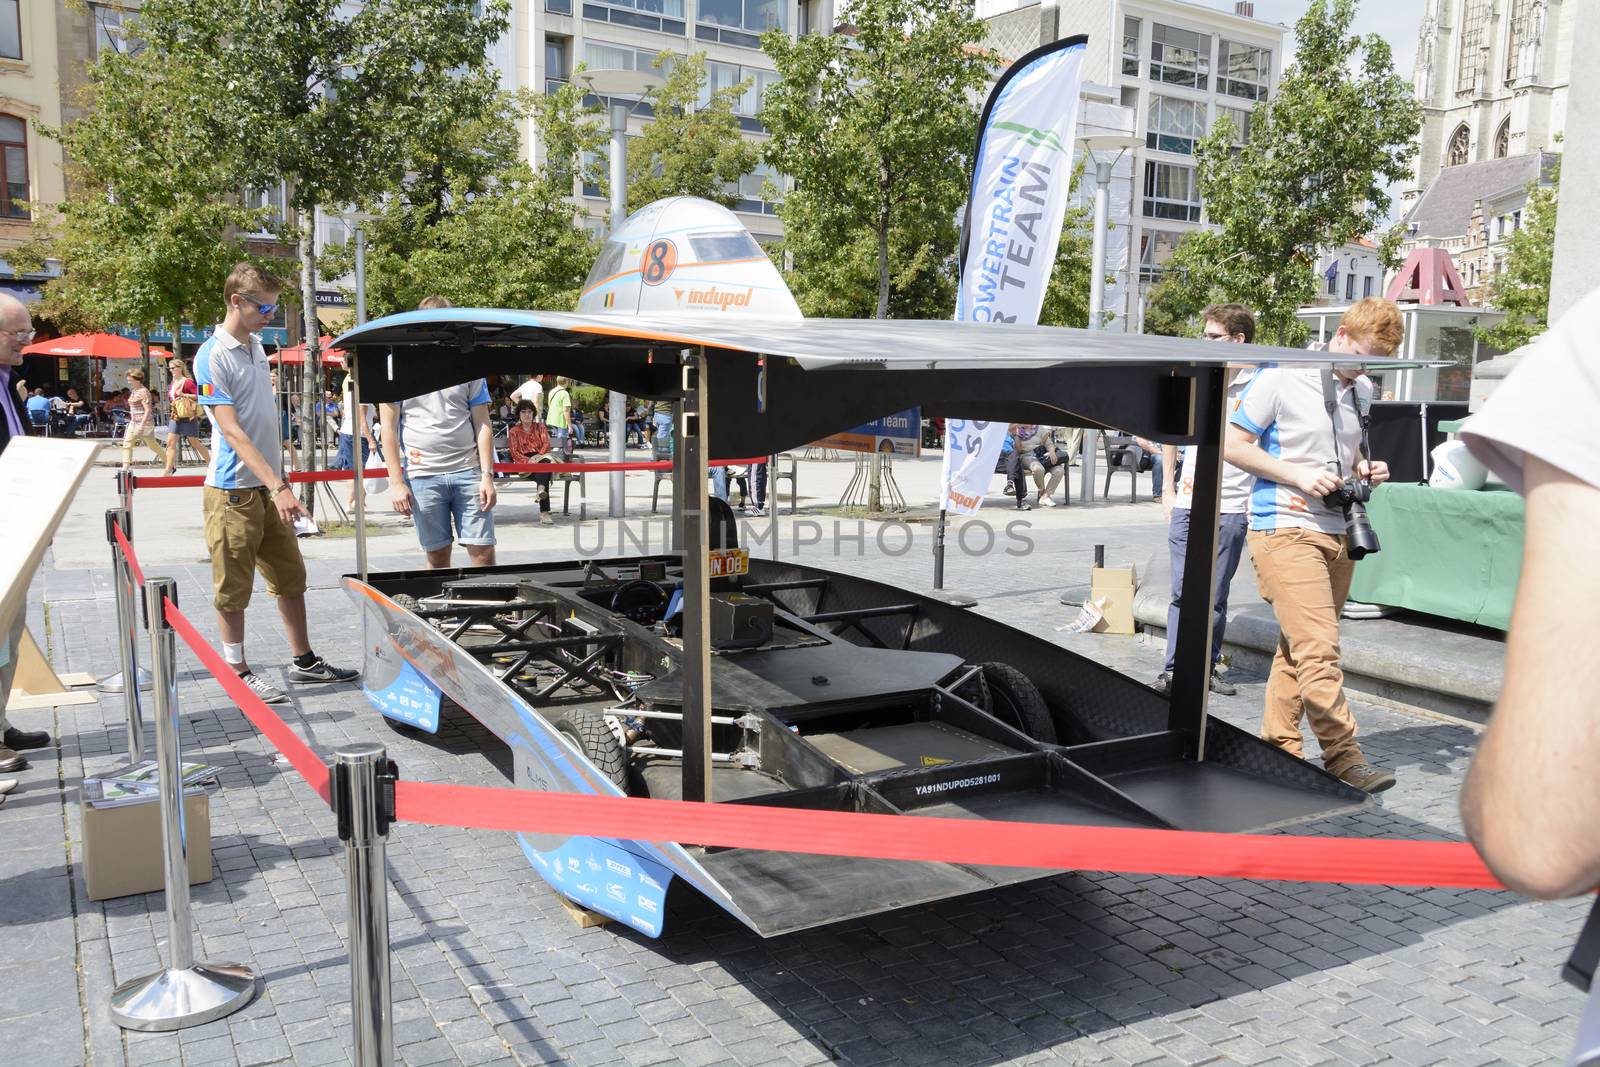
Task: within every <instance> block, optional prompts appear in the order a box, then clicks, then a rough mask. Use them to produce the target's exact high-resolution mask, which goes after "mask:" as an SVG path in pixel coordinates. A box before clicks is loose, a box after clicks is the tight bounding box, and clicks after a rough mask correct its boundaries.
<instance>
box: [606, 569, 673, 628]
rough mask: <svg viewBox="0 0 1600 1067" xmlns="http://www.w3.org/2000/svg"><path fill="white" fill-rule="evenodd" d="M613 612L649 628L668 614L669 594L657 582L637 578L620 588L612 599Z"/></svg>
mask: <svg viewBox="0 0 1600 1067" xmlns="http://www.w3.org/2000/svg"><path fill="white" fill-rule="evenodd" d="M611 610H612V611H614V612H616V613H617V614H618V615H622V616H624V617H626V618H628V619H630V620H632V621H633V622H636V623H639V624H640V625H644V626H648V625H649V624H651V623H653V622H655V621H656V620H657V619H659V618H661V616H662V615H664V614H665V613H666V610H667V594H666V592H665V591H663V590H662V588H661V587H660V586H659V585H657V584H656V583H655V582H652V581H649V580H648V579H645V578H636V579H634V580H633V581H631V582H624V583H623V584H622V585H621V586H619V587H618V589H617V591H616V594H615V595H613V596H612V598H611Z"/></svg>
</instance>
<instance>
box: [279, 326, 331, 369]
mask: <svg viewBox="0 0 1600 1067" xmlns="http://www.w3.org/2000/svg"><path fill="white" fill-rule="evenodd" d="M332 343H333V338H332V337H329V336H328V335H327V334H323V335H322V336H321V337H319V338H317V345H318V347H319V348H321V349H322V362H323V363H325V364H327V365H328V366H330V367H342V366H344V350H343V349H339V348H329V347H328V345H330V344H332ZM267 361H268V362H269V363H287V364H295V365H298V364H301V363H304V362H305V361H306V346H305V345H303V344H299V345H295V346H294V347H293V348H280V349H278V351H277V352H276V353H274V354H273V355H270V356H268V357H267Z"/></svg>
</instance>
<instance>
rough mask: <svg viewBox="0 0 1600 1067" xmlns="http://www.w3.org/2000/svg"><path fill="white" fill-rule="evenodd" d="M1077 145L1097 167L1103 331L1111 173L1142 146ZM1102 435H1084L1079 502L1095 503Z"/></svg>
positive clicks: (1101, 140)
mask: <svg viewBox="0 0 1600 1067" xmlns="http://www.w3.org/2000/svg"><path fill="white" fill-rule="evenodd" d="M1078 143H1079V144H1081V145H1082V146H1083V150H1084V151H1085V152H1086V153H1087V154H1088V157H1089V162H1090V163H1093V164H1094V243H1093V245H1092V247H1091V249H1090V253H1089V329H1091V330H1103V329H1105V325H1106V231H1107V230H1108V229H1109V228H1110V213H1111V212H1110V190H1111V170H1112V168H1113V167H1115V166H1116V165H1117V161H1118V160H1120V159H1121V158H1122V153H1124V152H1126V151H1127V150H1128V149H1130V148H1133V147H1135V146H1137V145H1139V144H1141V143H1143V142H1141V141H1140V140H1139V138H1137V137H1130V136H1128V135H1126V134H1120V133H1104V134H1093V135H1091V136H1088V137H1080V138H1079V139H1078ZM1099 436H1100V435H1099V433H1098V432H1097V431H1095V430H1085V431H1084V432H1083V462H1082V465H1081V468H1080V474H1079V480H1078V499H1079V500H1082V501H1084V502H1085V503H1087V502H1090V501H1092V500H1094V481H1095V466H1096V464H1095V457H1096V454H1097V451H1098V448H1099V440H1098V438H1099Z"/></svg>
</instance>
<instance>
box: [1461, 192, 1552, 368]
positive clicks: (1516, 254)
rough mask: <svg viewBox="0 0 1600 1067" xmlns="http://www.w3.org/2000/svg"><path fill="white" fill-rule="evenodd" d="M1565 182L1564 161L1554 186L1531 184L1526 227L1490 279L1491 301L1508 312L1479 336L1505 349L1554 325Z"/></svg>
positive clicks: (1514, 237) (1524, 218) (1515, 235)
mask: <svg viewBox="0 0 1600 1067" xmlns="http://www.w3.org/2000/svg"><path fill="white" fill-rule="evenodd" d="M1560 182H1561V164H1560V162H1559V161H1558V162H1557V164H1556V166H1555V170H1554V172H1553V173H1552V174H1551V177H1550V184H1549V185H1540V184H1539V182H1538V180H1537V179H1536V180H1534V181H1533V182H1531V183H1529V185H1528V203H1527V205H1526V206H1525V207H1524V208H1523V209H1522V228H1521V229H1519V230H1517V231H1516V232H1515V233H1513V234H1512V235H1511V240H1510V241H1508V242H1506V246H1507V247H1506V262H1505V267H1504V269H1502V270H1501V271H1500V273H1499V274H1496V275H1495V276H1494V278H1493V280H1491V281H1490V282H1489V305H1490V306H1491V307H1493V308H1495V309H1496V310H1499V311H1504V312H1505V313H1506V317H1505V318H1504V319H1501V320H1500V321H1499V322H1498V323H1496V324H1495V325H1494V326H1491V327H1490V328H1489V329H1487V330H1484V329H1480V330H1479V331H1478V339H1479V340H1481V341H1483V342H1484V343H1486V344H1491V345H1493V346H1494V347H1496V348H1498V349H1500V351H1502V352H1509V351H1511V350H1512V349H1513V348H1520V347H1521V346H1523V345H1525V344H1527V343H1528V342H1529V341H1531V340H1533V339H1534V338H1535V337H1537V336H1539V335H1540V334H1541V333H1543V332H1544V331H1545V329H1546V328H1547V327H1548V325H1549V317H1550V271H1551V267H1552V266H1553V265H1554V262H1555V249H1556V201H1557V199H1558V196H1557V194H1558V192H1559V185H1560Z"/></svg>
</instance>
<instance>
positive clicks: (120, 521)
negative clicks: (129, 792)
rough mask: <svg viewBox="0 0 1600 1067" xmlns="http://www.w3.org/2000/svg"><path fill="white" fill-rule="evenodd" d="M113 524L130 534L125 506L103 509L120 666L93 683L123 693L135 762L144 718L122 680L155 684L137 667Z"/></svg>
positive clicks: (134, 628) (123, 564) (126, 582)
mask: <svg viewBox="0 0 1600 1067" xmlns="http://www.w3.org/2000/svg"><path fill="white" fill-rule="evenodd" d="M114 525H120V526H121V527H122V534H123V536H124V537H128V538H130V539H131V538H132V537H133V526H132V515H131V513H130V512H129V511H128V510H127V509H126V508H107V509H106V541H107V543H109V544H110V545H111V581H112V585H113V588H114V589H115V591H116V596H117V657H118V659H119V660H120V662H121V666H122V669H121V670H120V671H118V672H117V673H116V674H112V675H108V676H106V677H105V678H102V679H100V681H98V682H96V683H95V688H96V689H98V690H99V691H100V692H102V693H124V695H125V697H126V699H125V701H124V703H126V705H127V712H128V758H129V759H131V760H135V761H137V760H138V759H139V757H140V756H143V755H144V719H143V716H142V715H141V714H140V712H139V695H138V693H137V692H135V693H133V694H132V695H127V694H126V693H125V692H124V686H123V682H122V680H123V679H124V678H126V677H128V675H130V674H132V675H133V676H134V677H136V678H138V680H139V684H138V686H137V688H138V689H143V690H145V691H146V692H148V691H149V689H150V687H151V686H152V685H153V684H154V683H153V682H152V681H151V679H150V672H149V671H147V670H145V669H144V668H143V667H141V666H139V645H138V641H139V628H138V623H137V622H136V614H135V612H134V608H133V597H134V592H133V590H132V588H131V584H132V579H131V577H130V576H129V574H128V564H127V561H126V560H124V559H123V558H122V546H121V545H119V544H117V535H116V534H115V533H114V532H113V530H112V528H113V526H114Z"/></svg>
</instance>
